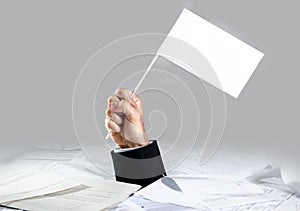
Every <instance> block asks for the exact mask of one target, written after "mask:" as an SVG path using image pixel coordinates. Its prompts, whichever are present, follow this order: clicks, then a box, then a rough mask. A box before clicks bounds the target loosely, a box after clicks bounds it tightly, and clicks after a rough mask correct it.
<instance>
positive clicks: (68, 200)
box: [6, 178, 140, 211]
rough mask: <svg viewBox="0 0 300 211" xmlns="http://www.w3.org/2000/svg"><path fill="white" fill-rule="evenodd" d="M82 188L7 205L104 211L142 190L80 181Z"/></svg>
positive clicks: (103, 182) (27, 207)
mask: <svg viewBox="0 0 300 211" xmlns="http://www.w3.org/2000/svg"><path fill="white" fill-rule="evenodd" d="M79 181H80V182H81V183H82V184H83V185H82V186H79V187H76V188H73V189H70V190H66V191H61V192H57V193H54V194H49V195H47V196H42V197H35V198H32V199H26V200H21V201H16V202H13V203H9V204H6V205H7V206H10V207H16V208H20V209H26V210H35V211H44V210H49V211H50V210H51V211H52V210H56V211H65V210H73V211H86V210H102V209H105V208H107V207H109V206H111V205H113V204H116V203H118V202H120V201H123V200H125V199H126V198H127V197H128V196H129V195H130V194H132V193H133V192H135V191H136V190H138V189H139V188H140V186H138V185H131V184H125V183H118V182H114V181H105V180H98V179H95V180H92V179H89V180H87V179H85V178H84V179H79Z"/></svg>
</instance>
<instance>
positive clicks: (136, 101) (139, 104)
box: [131, 95, 143, 115]
mask: <svg viewBox="0 0 300 211" xmlns="http://www.w3.org/2000/svg"><path fill="white" fill-rule="evenodd" d="M131 99H132V101H133V102H134V104H135V105H136V106H135V108H136V109H137V110H138V111H139V112H140V114H142V115H143V105H142V100H141V98H140V96H138V95H133V97H132V98H131Z"/></svg>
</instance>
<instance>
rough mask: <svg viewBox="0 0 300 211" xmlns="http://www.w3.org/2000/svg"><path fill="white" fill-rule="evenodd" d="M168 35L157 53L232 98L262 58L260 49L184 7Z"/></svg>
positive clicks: (238, 92)
mask: <svg viewBox="0 0 300 211" xmlns="http://www.w3.org/2000/svg"><path fill="white" fill-rule="evenodd" d="M168 36H169V37H167V38H166V39H165V41H164V42H163V43H162V45H161V47H160V48H159V50H158V54H159V55H161V56H164V57H165V58H167V59H169V60H170V61H172V62H174V63H175V64H177V65H179V66H180V67H182V68H184V69H185V70H187V71H189V72H191V73H192V74H194V75H196V76H198V77H199V78H201V79H203V80H205V81H207V82H208V83H210V84H212V85H213V86H215V87H217V88H219V89H220V90H222V91H224V92H226V93H227V94H229V95H231V96H233V97H235V98H237V97H238V96H239V94H240V93H241V91H242V90H243V88H244V86H245V85H246V83H247V82H248V80H249V79H250V77H251V75H252V73H253V72H254V70H255V68H256V67H257V65H258V64H259V62H260V60H261V59H262V57H263V53H262V52H260V51H258V50H256V49H255V48H253V47H251V46H250V45H248V44H246V43H244V42H243V41H241V40H239V39H238V38H236V37H234V36H232V35H231V34H229V33H227V32H225V31H224V30H222V29H221V28H219V27H217V26H215V25H213V24H212V23H210V22H208V21H206V20H205V19H203V18H201V17H199V16H198V15H196V14H194V13H193V12H191V11H189V10H187V9H184V10H183V11H182V13H181V15H180V16H179V18H178V20H177V21H176V23H175V24H174V26H173V27H172V29H171V31H170V32H169V34H168ZM174 38H176V39H174ZM177 40H182V41H184V42H185V43H186V44H184V43H183V42H178V41H177ZM206 63H207V64H206ZM211 71H213V72H211Z"/></svg>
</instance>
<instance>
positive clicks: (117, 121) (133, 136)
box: [105, 88, 149, 148]
mask: <svg viewBox="0 0 300 211" xmlns="http://www.w3.org/2000/svg"><path fill="white" fill-rule="evenodd" d="M115 94H116V95H113V96H111V97H109V98H108V108H107V110H106V118H105V126H106V129H107V130H108V131H109V132H110V137H111V138H112V139H113V140H114V142H116V143H117V144H118V145H119V146H120V148H128V147H137V146H145V145H147V144H149V141H148V139H147V136H146V133H145V128H144V120H143V109H142V101H141V99H140V97H139V96H137V95H134V96H132V97H131V95H132V92H131V91H130V90H128V89H124V88H120V89H117V90H116V92H115Z"/></svg>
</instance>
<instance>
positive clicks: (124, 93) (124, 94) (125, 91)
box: [115, 88, 132, 99]
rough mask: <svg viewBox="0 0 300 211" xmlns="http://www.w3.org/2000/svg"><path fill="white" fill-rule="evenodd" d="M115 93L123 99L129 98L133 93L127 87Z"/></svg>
mask: <svg viewBox="0 0 300 211" xmlns="http://www.w3.org/2000/svg"><path fill="white" fill-rule="evenodd" d="M115 94H116V95H117V96H118V97H119V98H121V99H129V98H130V97H131V95H132V91H131V90H129V89H126V88H119V89H117V90H116V91H115Z"/></svg>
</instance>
